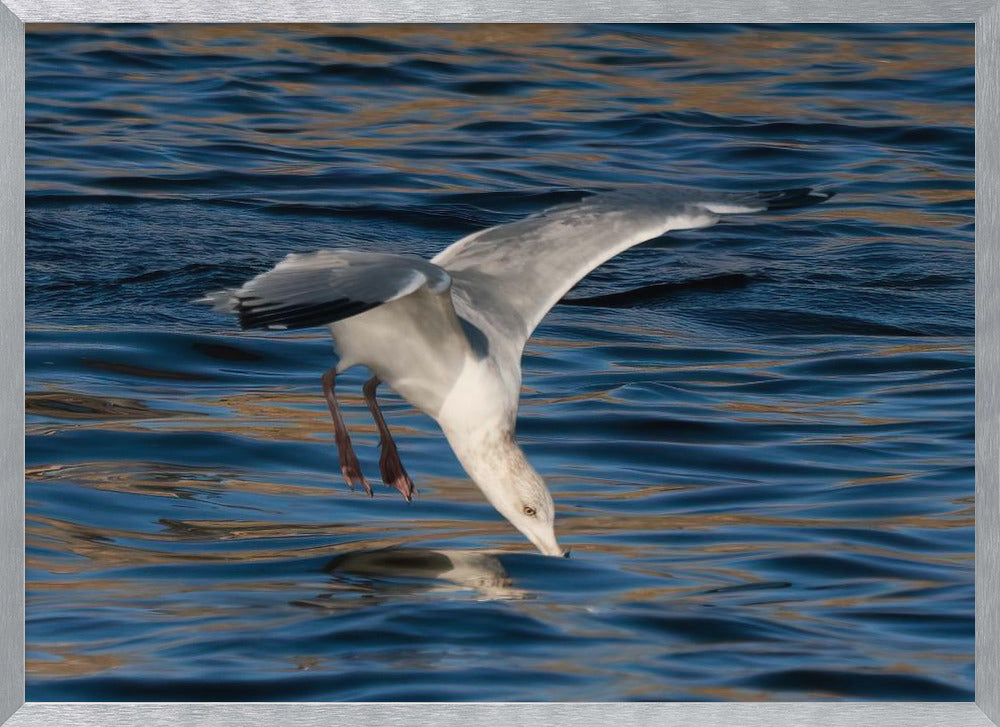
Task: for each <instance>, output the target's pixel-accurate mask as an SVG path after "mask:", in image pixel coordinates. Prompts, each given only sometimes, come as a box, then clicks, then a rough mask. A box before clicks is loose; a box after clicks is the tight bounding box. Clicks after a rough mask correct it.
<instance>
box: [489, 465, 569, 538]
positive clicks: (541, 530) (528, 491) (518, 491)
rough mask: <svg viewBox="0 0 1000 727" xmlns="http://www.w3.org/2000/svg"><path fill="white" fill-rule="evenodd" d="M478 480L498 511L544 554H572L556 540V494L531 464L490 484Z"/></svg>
mask: <svg viewBox="0 0 1000 727" xmlns="http://www.w3.org/2000/svg"><path fill="white" fill-rule="evenodd" d="M525 464H527V462H525ZM477 484H479V486H480V489H482V490H483V492H484V493H485V494H486V498H487V499H488V500H489V501H490V504H492V505H493V507H495V508H496V509H497V512H499V513H500V514H501V515H503V516H504V517H505V518H507V520H508V521H509V522H510V524H511V525H513V526H514V527H515V528H517V529H518V530H519V531H521V534H522V535H524V537H526V538H527V539H528V540H530V541H531V542H532V544H534V546H535V547H536V548H538V550H539V551H540V552H541V553H542V555H554V556H559V557H564V556H567V555H569V553H568V552H567V551H565V550H563V549H562V548H561V547H560V545H559V543H558V542H557V541H556V531H555V520H556V512H555V505H554V504H553V502H552V494H551V493H550V492H549V488H548V487H547V486H546V485H545V480H543V479H542V478H541V476H540V475H539V474H538V473H537V472H535V471H534V470H533V469H531V467H530V466H528V467H526V468H524V469H519V471H513V472H508V473H507V477H505V478H503V479H498V480H494V481H493V482H492V483H489V484H488V485H486V486H483V484H482V483H477Z"/></svg>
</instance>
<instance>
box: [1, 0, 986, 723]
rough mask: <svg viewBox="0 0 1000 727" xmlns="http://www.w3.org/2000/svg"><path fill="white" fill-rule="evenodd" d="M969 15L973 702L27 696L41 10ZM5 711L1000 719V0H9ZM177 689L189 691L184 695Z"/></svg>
mask: <svg viewBox="0 0 1000 727" xmlns="http://www.w3.org/2000/svg"><path fill="white" fill-rule="evenodd" d="M736 20H738V21H744V22H747V21H750V22H782V23H787V22H833V23H836V22H853V23H858V22H864V23H871V22H879V23H881V22H908V23H913V22H949V23H954V22H963V23H975V26H976V111H975V123H976V165H975V175H976V206H975V210H976V245H975V259H976V341H977V345H976V374H975V375H976V404H975V407H976V408H975V415H976V495H975V496H976V512H977V514H978V518H977V520H978V522H977V527H976V541H975V542H976V546H975V547H976V552H975V559H976V586H975V593H976V653H975V673H976V686H975V696H976V701H975V702H964V703H963V702H955V703H934V702H871V703H864V702H786V703H745V702H728V703H657V704H653V703H630V704H625V703H622V704H619V703H594V704H587V703H573V704H562V703H561V704H536V703H531V704H495V703H483V704H475V703H473V704H468V703H458V704H439V703H432V704H409V703H401V704H395V703H393V704H382V703H371V704H356V703H355V704H343V703H291V702H289V703H184V702H171V703H123V702H116V703H60V702H56V703H53V702H29V703H25V701H24V697H25V690H24V677H25V666H24V664H25V661H24V653H25V652H24V648H25V631H24V623H25V622H24V613H25V612H24V563H25V561H24V502H25V498H24V190H25V187H24V169H25V166H24V164H25V162H24V158H25V157H24V118H25V117H24V100H25V99H24V93H25V85H24V84H25V72H24V71H25V69H24V32H25V24H28V23H47V22H74V23H92V22H112V23H127V22H147V23H148V22H200V23H203V22H234V23H240V22H255V23H260V22H293V21H294V22H415V21H420V22H512V21H517V22H584V21H586V22H622V21H630V22H633V21H642V22H680V21H685V22H686V21H701V22H722V21H727V22H729V21H736ZM0 250H2V258H0V261H2V262H0V310H2V315H0V360H2V361H3V372H4V373H3V376H0V473H2V482H0V487H2V491H0V724H4V725H8V726H9V727H36V726H37V727H42V726H43V725H45V726H47V725H60V726H63V727H71V726H73V725H111V726H114V727H126V726H128V725H137V726H141V727H159V726H160V725H170V727H176V726H177V725H194V724H197V725H213V726H218V727H223V726H228V725H246V724H262V725H296V726H297V725H302V726H303V727H305V726H307V725H308V726H312V725H315V726H319V725H324V726H325V725H331V724H338V723H339V724H352V725H355V724H361V725H368V724H380V725H382V724H386V725H390V724H391V725H396V724H399V725H403V724H406V725H413V724H428V725H430V724H434V725H441V726H442V727H447V726H450V725H456V726H457V725H462V726H463V727H464V726H465V725H468V724H476V723H492V724H504V723H508V724H531V725H533V726H537V725H550V724H551V725H557V724H558V725H561V726H562V727H573V726H576V725H604V724H618V725H653V724H656V725H673V724H677V725H689V724H697V725H700V726H701V727H709V726H710V725H726V726H727V727H728V726H730V725H761V726H764V725H767V726H768V727H782V726H784V725H788V726H789V727H791V726H792V725H795V726H796V727H804V726H806V725H823V726H824V727H840V726H841V725H843V726H845V727H846V726H848V725H850V726H856V725H878V727H894V726H896V725H899V726H903V725H906V726H907V727H910V726H915V725H927V727H949V726H951V725H954V726H955V727H959V726H961V727H987V726H989V725H1000V480H998V474H1000V472H998V470H1000V325H998V324H1000V0H944V1H941V0H897V1H896V2H894V3H888V2H884V0H829V1H828V2H824V3H811V2H802V1H801V0H799V1H795V0H698V2H694V1H692V0H676V1H675V2H671V3H667V2H662V1H660V0H618V1H616V2H613V1H612V0H533V1H530V0H527V1H526V0H403V2H397V3H387V2H384V0H382V1H380V0H352V2H350V3H340V2H322V0H272V2H268V3H266V4H264V3H259V2H255V1H251V0H104V2H101V3H93V2H85V1H84V0H0ZM178 697H180V698H183V695H182V694H179V695H178Z"/></svg>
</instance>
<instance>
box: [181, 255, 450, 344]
mask: <svg viewBox="0 0 1000 727" xmlns="http://www.w3.org/2000/svg"><path fill="white" fill-rule="evenodd" d="M450 286H451V278H450V277H449V275H448V273H446V272H445V271H444V270H442V269H441V268H439V267H438V266H437V265H434V264H432V263H429V262H427V261H426V260H424V259H423V258H420V257H417V256H411V255H390V254H383V253H373V252H358V251H355V250H319V251H318V252H310V253H293V254H291V255H289V256H288V257H286V258H285V259H284V260H282V261H281V262H280V263H278V264H277V265H276V266H274V267H273V268H272V269H271V270H269V271H268V272H266V273H263V274H261V275H258V276H257V277H256V278H253V279H252V280H248V281H247V282H246V283H244V284H243V285H241V286H240V287H239V288H227V289H225V290H217V291H215V292H212V293H208V294H207V295H206V296H205V297H204V298H202V299H201V300H200V301H199V302H203V303H211V304H213V306H214V307H215V309H216V310H218V311H223V312H228V313H235V314H236V315H237V317H238V318H239V322H240V326H241V327H242V328H245V329H246V328H270V329H286V328H287V329H295V328H309V327H312V326H324V325H328V324H330V323H334V322H336V321H339V320H343V319H344V318H349V317H351V316H355V315H357V314H359V313H364V312H365V311H367V310H371V309H372V308H375V307H377V306H380V305H382V304H384V303H388V302H390V301H393V300H397V299H399V298H402V297H404V296H407V295H410V294H411V293H414V292H416V291H418V290H420V289H422V288H426V289H427V290H429V291H430V292H432V293H437V294H444V293H446V292H447V291H448V289H449V287H450Z"/></svg>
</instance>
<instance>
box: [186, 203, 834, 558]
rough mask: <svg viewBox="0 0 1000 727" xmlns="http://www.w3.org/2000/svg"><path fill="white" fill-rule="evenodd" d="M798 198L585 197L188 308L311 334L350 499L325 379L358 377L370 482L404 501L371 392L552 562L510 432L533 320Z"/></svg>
mask: <svg viewBox="0 0 1000 727" xmlns="http://www.w3.org/2000/svg"><path fill="white" fill-rule="evenodd" d="M832 196H833V193H832V192H823V191H816V190H813V189H812V188H799V189H784V190H778V191H768V192H712V191H705V190H700V189H693V188H687V187H675V186H665V185H649V186H637V187H630V188H627V189H622V190H617V191H612V192H603V193H598V194H595V195H592V196H589V197H586V198H584V199H583V200H582V201H579V202H574V203H570V204H564V205H560V206H557V207H553V208H551V209H548V210H546V211H543V212H541V213H538V214H535V215H532V216H530V217H526V218H524V219H521V220H518V221H516V222H512V223H509V224H504V225H497V226H496V227H490V228H489V229H486V230H480V231H479V232H476V233H473V234H471V235H469V236H467V237H463V238H462V239H461V240H458V241H457V242H455V243H453V244H452V245H450V246H449V247H447V248H445V249H444V250H442V251H441V252H440V253H438V254H437V256H436V257H434V258H433V259H432V260H430V261H428V260H426V259H424V258H421V257H419V256H414V255H403V254H392V253H376V252H360V251H357V250H319V251H317V252H309V253H294V254H291V255H288V256H287V257H286V258H285V259H284V260H282V261H281V262H280V263H278V264H277V265H276V266H275V267H274V268H272V269H271V270H269V271H268V272H266V273H263V274H262V275H258V276H257V277H255V278H253V279H252V280H249V281H247V282H246V283H244V284H243V285H242V286H240V287H239V288H231V289H226V290H219V291H215V292H212V293H208V294H207V295H206V297H205V298H202V299H201V301H200V302H208V303H212V304H213V305H214V306H215V309H216V310H219V311H225V312H229V313H234V314H236V316H237V317H238V319H239V324H240V326H241V327H242V328H243V329H255V328H263V329H298V328H309V327H313V326H325V327H327V328H328V329H329V330H330V333H331V334H332V335H333V339H334V345H335V348H336V350H337V353H338V354H339V361H338V362H337V365H336V366H335V367H334V368H331V369H330V370H329V371H327V372H326V373H325V374H323V376H322V385H323V394H324V396H325V397H326V403H327V405H328V406H329V408H330V415H331V416H332V417H333V427H334V435H335V441H336V444H337V449H338V452H339V455H340V469H341V472H342V473H343V475H344V479H345V480H346V481H347V483H348V485H349V486H350V487H351V489H354V486H355V485H356V484H360V485H362V486H363V487H364V488H365V491H366V492H367V493H368V494H369V495H371V494H372V489H371V486H370V485H369V484H368V481H367V480H366V479H365V477H364V475H363V474H362V473H361V467H360V465H359V464H358V458H357V456H356V455H355V453H354V449H353V447H352V446H351V438H350V435H349V434H348V431H347V426H346V424H345V423H344V419H343V417H342V416H341V413H340V407H339V406H338V403H337V397H336V394H335V391H334V385H335V382H336V378H337V376H338V374H341V373H343V372H344V371H346V370H347V369H349V368H351V367H353V366H357V365H363V366H366V367H367V368H368V369H369V370H370V371H371V372H372V374H373V376H372V378H371V379H369V380H368V382H367V383H366V384H365V385H364V396H365V401H366V402H367V404H368V408H369V409H370V410H371V414H372V417H373V418H374V420H375V424H376V425H377V426H378V430H379V434H380V438H381V444H380V447H381V455H380V458H379V469H380V471H381V475H382V480H383V482H384V483H385V484H386V485H390V486H392V487H395V488H396V489H397V490H399V492H400V493H402V495H403V497H405V498H406V499H407V501H409V500H410V499H411V497H412V496H413V492H414V486H413V481H412V480H411V479H410V476H409V475H408V474H407V472H406V470H405V469H404V468H403V464H402V462H401V461H400V459H399V453H398V451H397V449H396V445H395V443H394V442H393V439H392V434H391V433H390V432H389V427H388V426H387V425H386V422H385V419H384V417H383V416H382V412H381V410H380V409H379V405H378V401H377V399H376V389H377V388H378V386H379V384H380V383H383V382H384V383H385V384H387V385H388V386H390V387H392V388H393V389H394V390H395V391H396V392H397V393H398V394H399V395H400V396H402V397H403V398H404V399H406V400H407V401H408V402H409V403H410V404H412V405H413V406H415V407H416V408H417V409H419V410H420V411H422V412H424V413H425V414H427V415H428V416H430V417H431V418H433V419H434V420H435V421H436V422H437V423H438V425H439V426H440V427H441V431H442V432H443V433H444V435H445V437H446V438H447V440H448V443H449V444H450V445H451V448H452V450H453V451H454V452H455V455H456V456H457V457H458V460H459V462H460V463H461V464H462V466H463V467H464V468H465V471H466V472H467V473H468V474H469V476H470V477H471V478H472V480H473V481H474V482H475V483H476V485H478V487H479V489H480V490H482V492H483V494H484V495H485V496H486V499H487V500H489V502H490V503H491V504H492V505H493V506H494V507H495V508H496V509H497V510H498V511H499V512H500V514H501V515H503V516H504V517H505V518H507V520H509V521H510V523H511V524H512V525H513V526H514V527H515V528H517V529H518V530H519V531H521V533H523V534H524V536H525V537H527V538H528V540H530V541H531V542H532V543H533V544H534V545H535V546H536V547H537V548H538V550H539V551H541V552H542V553H543V554H545V555H553V556H561V555H568V553H567V552H565V551H563V549H562V548H561V547H560V546H559V543H558V542H557V541H556V536H555V527H554V523H555V508H554V505H553V502H552V495H551V494H550V493H549V489H548V487H547V486H546V484H545V481H544V480H543V479H542V477H541V476H540V475H539V474H538V473H537V472H536V471H535V469H534V468H533V467H532V466H531V464H529V462H528V460H527V459H526V458H525V456H524V452H523V451H522V450H521V448H520V447H519V446H518V444H517V440H516V439H515V436H514V426H515V420H516V418H517V407H518V398H519V395H520V390H521V354H522V352H523V349H524V345H525V343H526V342H527V340H528V338H529V337H530V336H531V333H532V331H534V330H535V327H536V326H537V325H538V323H539V322H540V321H541V320H542V318H543V317H544V316H545V314H546V313H547V312H548V311H549V309H550V308H551V307H552V306H553V305H555V303H556V302H557V301H558V300H559V299H560V298H562V297H563V295H564V294H565V293H566V292H568V291H569V290H570V289H571V288H572V287H573V286H574V285H575V284H576V283H577V282H578V281H579V280H580V279H581V278H583V277H584V276H585V275H587V273H589V272H590V271H591V270H593V269H594V268H596V267H597V266H599V265H601V264H602V263H603V262H605V261H607V260H609V259H610V258H612V257H614V256H615V255H617V254H618V253H620V252H622V251H624V250H627V249H628V248H630V247H632V246H634V245H638V244H639V243H641V242H645V241H646V240H651V239H653V238H656V237H659V236H660V235H662V234H664V233H665V232H668V231H671V230H691V229H698V228H702V227H709V226H710V225H713V224H715V223H716V222H718V221H719V219H720V218H721V217H723V216H726V215H738V214H746V213H753V212H767V211H772V210H785V209H792V208H796V207H804V206H807V205H811V204H816V203H819V202H823V201H824V200H827V199H829V198H830V197H832Z"/></svg>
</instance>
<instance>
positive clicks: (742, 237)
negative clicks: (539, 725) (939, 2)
mask: <svg viewBox="0 0 1000 727" xmlns="http://www.w3.org/2000/svg"><path fill="white" fill-rule="evenodd" d="M27 59H28V62H27V69H28V79H27V139H28V158H27V165H28V169H27V185H28V199H27V230H28V234H27V244H28V249H27V262H26V276H27V301H26V306H27V317H28V332H27V344H26V345H27V351H26V355H27V392H26V397H27V472H26V487H27V555H28V573H27V578H28V584H27V585H28V594H27V599H28V600H27V643H28V647H27V648H28V653H27V668H28V678H27V698H28V699H29V700H124V701H134V700H277V701H280V700H296V701H300V700H331V701H332V700H369V701H385V700H566V701H574V700H660V699H668V700H675V699H676V700H810V699H848V700H907V701H909V700H933V701H941V700H970V699H972V695H973V692H972V689H973V570H972V565H973V562H972V553H973V340H974V339H973V178H972V164H973V128H972V111H973V105H972V103H973V33H972V26H968V25H964V26H958V25H951V26H949V25H945V26H933V25H914V26H898V25H877V26H875V25H873V26H801V25H795V26H756V27H754V26H730V25H712V26H694V27H692V26H672V25H657V26H573V25H551V26H518V25H507V26H198V25H195V26H135V25H114V26H31V27H30V28H29V32H28V35H27ZM660 181H667V182H681V183H684V184H691V185H696V186H702V187H706V188H725V189H759V188H775V187H779V188H780V187H783V186H802V185H812V184H820V185H823V186H826V187H829V188H833V189H836V190H837V192H838V196H837V197H835V198H834V199H833V200H831V201H830V202H828V203H826V204H824V205H821V206H818V207H814V208H810V209H808V210H804V211H802V212H799V213H796V214H783V215H771V216H763V217H750V216H747V217H740V218H734V219H732V220H730V221H727V222H725V223H724V224H720V225H718V226H717V227H714V228H712V229H709V230H703V231H691V232H682V233H676V234H670V235H667V236H665V237H663V238H660V239H658V240H656V241H653V242H651V243H649V244H647V245H644V246H642V247H640V248H637V249H634V250H632V251H630V252H628V253H627V254H625V255H623V256H621V257H619V258H616V259H615V260H613V261H612V262H610V263H608V264H607V265H605V266H604V267H602V268H601V269H600V270H598V271H596V272H595V273H594V274H593V275H591V276H590V277H589V278H587V279H586V280H585V281H583V282H582V283H581V284H580V286H578V288H577V289H576V290H574V291H573V292H572V293H571V294H570V296H569V297H570V298H571V300H570V301H567V304H563V305H559V306H557V307H556V308H555V309H554V310H553V311H552V312H551V314H550V315H549V317H548V318H546V320H545V321H544V322H543V324H542V325H541V327H540V328H539V329H538V331H537V332H536V335H535V336H534V337H533V338H532V340H531V341H530V343H529V345H528V349H527V352H526V355H525V359H524V390H523V394H522V408H521V413H520V417H519V420H518V434H519V437H520V439H521V441H522V444H523V446H524V448H525V449H526V451H527V453H528V456H529V458H530V459H531V460H532V462H533V463H534V464H535V466H536V467H537V469H539V471H540V472H542V473H543V475H544V476H545V477H546V478H547V480H548V481H549V483H550V485H551V488H552V490H553V492H554V495H555V499H556V502H557V508H558V516H559V520H558V531H559V535H560V540H561V541H562V543H563V544H564V545H565V546H568V547H571V548H572V550H573V558H571V559H568V560H564V559H551V558H543V557H541V556H538V555H536V554H534V553H532V552H531V548H530V546H529V545H528V543H527V542H526V541H524V539H523V538H522V537H521V536H520V535H518V534H517V533H515V532H514V531H513V529H512V528H511V527H510V526H509V525H507V524H506V523H505V522H504V521H502V520H501V519H500V518H499V516H498V515H497V514H496V513H495V511H494V510H493V509H492V508H491V507H490V506H489V505H487V504H486V502H485V501H484V500H483V498H482V497H481V495H480V494H479V493H478V491H477V490H476V489H475V487H474V486H473V485H471V483H469V481H468V479H467V478H466V476H465V475H464V473H463V472H462V470H461V468H460V466H459V465H458V463H457V462H456V460H455V458H454V456H453V455H452V454H451V452H450V450H449V448H448V446H447V444H446V442H445V441H444V439H443V438H442V437H441V435H440V433H439V432H438V430H437V429H436V426H435V425H434V424H433V422H431V421H430V420H429V419H428V418H426V417H425V416H423V415H420V414H418V413H417V412H415V411H414V410H412V409H411V408H410V407H409V406H408V405H407V404H406V403H405V402H403V401H401V400H400V399H399V398H397V397H395V396H394V395H392V394H390V393H389V392H388V391H386V393H385V396H384V402H385V404H384V408H385V411H386V415H387V418H388V420H389V423H390V426H391V427H392V428H393V430H394V432H395V434H396V439H397V442H398V444H399V447H400V451H401V454H402V457H403V459H404V462H405V463H406V466H407V467H408V469H409V471H410V473H411V474H412V475H413V477H414V479H415V481H416V483H417V486H418V488H419V496H418V497H417V498H416V500H415V501H414V502H413V503H412V504H410V505H407V504H406V503H405V502H404V501H403V500H402V499H401V498H400V497H399V496H398V494H397V493H396V492H395V491H393V490H391V489H388V488H384V487H382V486H379V487H378V489H377V495H376V497H375V499H373V500H369V499H367V498H366V497H364V496H362V495H361V494H358V493H351V492H350V491H348V490H347V488H346V486H345V485H344V484H343V483H342V482H341V481H340V477H339V472H338V469H339V468H338V466H337V463H336V455H335V450H334V446H333V441H332V428H331V424H330V421H329V416H328V414H327V411H326V408H325V404H324V402H323V399H322V397H321V394H320V386H319V375H320V374H321V372H322V371H323V370H325V369H326V368H327V367H329V366H331V365H332V364H333V363H334V358H333V353H332V349H331V345H330V341H329V339H328V337H327V336H326V335H325V334H322V333H321V332H312V331H306V332H298V333H287V334H269V333H268V334H263V333H240V332H238V331H236V330H235V327H234V325H233V322H232V321H230V320H227V319H224V318H222V317H220V316H218V315H217V314H214V313H212V312H211V311H210V310H208V309H206V308H205V307H203V306H196V305H193V304H191V301H192V300H193V299H194V298H196V297H198V296H200V295H201V294H202V293H203V292H204V291H206V290H210V289H214V288H217V287H220V286H223V285H231V284H236V283H239V282H241V281H242V280H244V279H246V278H247V277H249V276H251V275H254V274H256V273H259V272H262V271H264V270H266V269H267V268H268V267H270V266H271V265H273V264H274V263H275V262H276V261H277V260H279V259H280V258H281V257H283V256H284V255H285V254H286V253H288V252H292V251H304V250H311V249H315V248H320V247H352V248H355V249H359V250H386V251H403V252H412V253H417V254H421V255H424V256H428V257H429V256H432V255H433V254H434V253H435V252H436V251H438V250H440V249H441V248H443V247H445V246H446V245H448V244H449V243H450V242H452V241H453V240H455V239H456V238H458V237H459V236H461V235H464V234H468V233H470V232H473V231H475V230H477V229H480V228H482V227H485V226H489V225H493V224H497V223H501V222H505V221H509V220H513V219H516V218H517V217H519V216H521V215H524V214H528V213H530V212H534V211H537V210H539V209H542V208H544V207H545V206H547V205H550V204H555V203H558V202H561V201H564V200H566V199H571V198H573V197H574V196H579V195H580V194H581V193H582V192H586V191H593V190H598V189H603V188H608V187H614V186H617V185H624V184H632V183H638V182H660ZM365 376H366V372H364V371H363V370H355V371H352V372H350V373H349V374H348V375H346V376H345V377H344V383H343V385H342V386H341V387H340V388H341V391H342V392H343V395H344V401H345V405H346V407H345V408H346V418H347V420H348V424H349V426H350V427H351V429H352V431H353V432H354V442H355V445H356V448H357V450H358V454H359V456H360V458H361V461H362V465H363V467H364V468H365V470H366V472H367V474H368V476H369V478H370V479H372V481H373V482H376V481H377V474H378V468H377V459H378V451H377V441H378V438H377V434H376V431H375V428H374V426H373V424H372V422H371V420H370V418H369V416H368V413H367V409H366V408H365V406H364V404H363V401H362V399H361V397H360V386H361V384H362V382H363V381H364V379H365Z"/></svg>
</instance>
